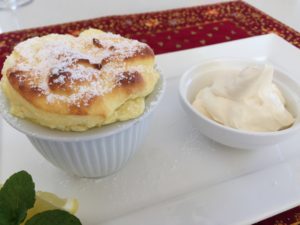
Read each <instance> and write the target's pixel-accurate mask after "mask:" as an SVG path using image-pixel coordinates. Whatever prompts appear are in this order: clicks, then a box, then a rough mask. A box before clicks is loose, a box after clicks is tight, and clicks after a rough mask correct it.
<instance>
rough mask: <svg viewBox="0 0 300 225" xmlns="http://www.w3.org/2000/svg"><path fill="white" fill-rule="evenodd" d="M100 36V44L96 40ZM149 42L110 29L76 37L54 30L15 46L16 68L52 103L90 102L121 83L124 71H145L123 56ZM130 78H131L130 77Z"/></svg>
mask: <svg viewBox="0 0 300 225" xmlns="http://www.w3.org/2000/svg"><path fill="white" fill-rule="evenodd" d="M94 39H96V40H97V43H98V46H95V43H93V41H94ZM145 48H147V45H145V44H143V43H140V42H138V41H134V40H129V39H126V38H122V37H121V36H119V35H115V34H111V33H98V34H96V35H93V36H88V35H84V36H79V37H73V36H70V35H58V34H52V35H48V36H45V37H41V38H39V37H36V38H32V39H29V40H27V41H25V42H23V43H21V44H19V45H17V46H16V47H15V52H16V54H17V55H18V59H17V60H16V63H15V65H14V66H15V69H16V71H22V72H25V73H22V76H26V80H27V81H28V84H29V85H30V86H31V87H33V88H38V89H39V90H41V91H42V94H44V95H45V96H46V98H47V101H48V103H49V104H51V103H53V102H65V103H69V104H75V105H78V106H79V104H80V102H81V103H82V102H83V104H85V105H86V104H88V102H89V100H90V99H91V98H93V97H95V96H103V95H105V94H107V93H109V92H111V91H112V90H113V89H114V88H115V87H117V86H118V85H120V80H121V79H123V77H122V74H123V72H125V71H127V72H129V73H134V72H139V73H143V72H144V68H143V67H142V66H130V67H129V66H128V65H126V63H124V59H126V58H130V57H132V56H134V55H135V54H140V53H142V50H143V49H145ZM129 79H130V78H129Z"/></svg>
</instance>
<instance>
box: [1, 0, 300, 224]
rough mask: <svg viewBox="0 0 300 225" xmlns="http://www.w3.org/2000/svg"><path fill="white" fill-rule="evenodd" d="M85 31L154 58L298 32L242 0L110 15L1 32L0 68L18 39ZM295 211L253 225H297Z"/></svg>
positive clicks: (297, 37)
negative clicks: (135, 46) (144, 48)
mask: <svg viewBox="0 0 300 225" xmlns="http://www.w3.org/2000/svg"><path fill="white" fill-rule="evenodd" d="M89 27H93V28H98V29H102V30H104V31H110V32H113V33H118V34H121V35H123V36H126V37H129V38H133V39H137V40H140V41H142V42H146V43H148V44H149V45H150V46H151V47H152V48H153V49H154V51H155V53H156V54H161V53H165V52H172V51H177V50H183V49H189V48H195V47H200V46H205V45H210V44H215V43H221V42H226V41H230V40H237V39H241V38H245V37H251V36H255V35H261V34H267V33H271V32H273V33H276V34H278V35H280V36H281V37H283V38H285V39H286V40H287V41H289V42H290V43H292V44H293V45H295V46H297V47H300V34H299V33H298V32H296V31H295V30H293V29H291V28H289V27H287V26H286V25H284V24H282V23H280V22H278V21H277V20H275V19H273V18H271V17H269V16H268V15H266V14H264V13H263V12H261V11H259V10H258V9H256V8H254V7H252V6H250V5H248V4H247V3H245V2H243V1H233V2H227V3H220V4H212V5H205V6H197V7H192V8H182V9H175V10H167V11H161V12H153V13H143V14H134V15H124V16H109V17H102V18H96V19H90V20H84V21H78V22H72V23H65V24H59V25H54V26H47V27H40V28H33V29H27V30H21V31H16V32H10V33H3V34H0V69H1V68H2V64H3V62H4V60H5V57H6V56H7V55H8V54H9V53H10V52H11V51H12V49H13V47H14V46H15V45H16V44H17V43H18V42H20V41H23V40H25V39H27V38H30V37H34V36H42V35H45V34H49V33H62V34H65V33H68V34H73V35H77V34H78V33H80V32H81V31H82V30H84V29H87V28H89ZM0 78H1V76H0ZM297 221H300V207H296V208H294V209H292V210H289V211H287V212H285V213H282V214H279V215H277V216H275V217H272V218H269V219H267V220H265V221H262V222H260V223H258V224H257V225H290V224H293V225H296V224H300V222H297Z"/></svg>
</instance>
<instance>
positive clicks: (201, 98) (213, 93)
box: [193, 64, 295, 132]
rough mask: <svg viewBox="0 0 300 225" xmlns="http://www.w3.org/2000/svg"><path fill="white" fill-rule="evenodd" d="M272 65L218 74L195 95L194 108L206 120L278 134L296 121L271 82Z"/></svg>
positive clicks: (279, 92) (278, 90)
mask: <svg viewBox="0 0 300 225" xmlns="http://www.w3.org/2000/svg"><path fill="white" fill-rule="evenodd" d="M273 73H274V69H273V67H272V66H271V65H268V64H266V65H263V66H261V65H259V66H258V65H257V66H250V67H246V68H245V69H243V70H242V71H231V72H229V73H228V72H227V73H224V74H221V73H220V74H218V75H217V76H215V77H214V79H213V81H212V83H211V85H209V86H206V87H204V88H203V89H201V90H200V91H199V93H198V94H197V96H196V98H195V100H194V102H193V107H194V108H195V109H196V110H197V111H199V112H201V113H202V114H204V115H205V116H207V117H208V118H210V119H212V120H214V121H216V122H218V123H220V124H223V125H225V126H228V127H232V128H236V129H241V130H246V131H260V132H266V131H278V130H282V129H285V128H287V127H289V126H291V125H292V124H293V123H294V121H295V119H294V117H293V116H292V115H291V113H290V112H289V111H288V110H287V109H286V100H285V98H284V97H283V95H282V93H281V91H280V89H279V88H278V87H277V85H276V84H275V83H273V82H272V81H273Z"/></svg>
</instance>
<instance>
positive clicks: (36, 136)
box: [0, 76, 165, 178]
mask: <svg viewBox="0 0 300 225" xmlns="http://www.w3.org/2000/svg"><path fill="white" fill-rule="evenodd" d="M164 83H165V82H164V78H163V76H160V79H159V81H158V83H157V84H156V86H155V89H154V90H153V92H152V93H151V94H150V95H149V96H147V97H146V101H145V102H146V108H145V112H144V114H143V115H142V116H140V117H139V118H136V119H133V120H129V121H125V122H117V123H113V124H111V125H106V126H103V127H99V128H93V129H90V130H88V131H84V132H64V131H58V130H53V129H50V128H47V127H43V126H40V125H38V124H35V123H33V122H31V121H28V120H25V119H20V118H17V117H15V116H13V115H11V114H10V113H9V103H8V100H7V98H6V97H5V96H4V94H3V93H2V91H0V111H1V114H2V115H3V118H4V119H5V120H6V121H7V122H8V123H9V124H10V125H11V126H12V127H14V128H15V129H17V130H19V131H20V132H22V133H24V134H26V136H27V137H28V138H29V140H30V142H31V143H32V144H33V145H34V147H35V148H36V149H37V150H38V151H39V152H40V153H41V154H42V155H43V156H44V158H46V159H47V160H48V161H49V162H51V163H52V164H53V165H55V166H57V167H59V168H61V169H62V170H64V171H67V172H69V173H72V174H75V175H77V176H80V177H90V178H93V177H94V178H96V177H104V176H107V175H110V174H112V173H114V172H116V171H118V170H119V169H120V168H122V167H123V166H124V165H125V164H126V162H127V161H128V160H129V159H130V158H131V157H132V156H133V154H134V153H135V152H136V150H137V148H138V146H139V145H140V144H141V142H142V141H143V139H144V137H145V134H146V130H147V128H148V125H149V123H150V121H151V118H152V114H153V111H154V109H155V108H156V107H157V105H158V103H159V102H160V100H161V99H162V96H163V92H164V89H165V84H164Z"/></svg>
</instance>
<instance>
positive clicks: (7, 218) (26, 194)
mask: <svg viewBox="0 0 300 225" xmlns="http://www.w3.org/2000/svg"><path fill="white" fill-rule="evenodd" d="M34 202H35V190H34V183H33V181H32V177H31V176H30V174H28V173H27V172H25V171H20V172H18V173H15V174H13V175H12V176H11V177H10V178H8V179H7V181H6V182H5V184H4V185H3V187H2V188H1V189H0V225H19V224H20V223H21V222H22V221H24V219H25V217H26V215H27V210H28V209H30V208H32V207H33V205H34Z"/></svg>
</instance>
